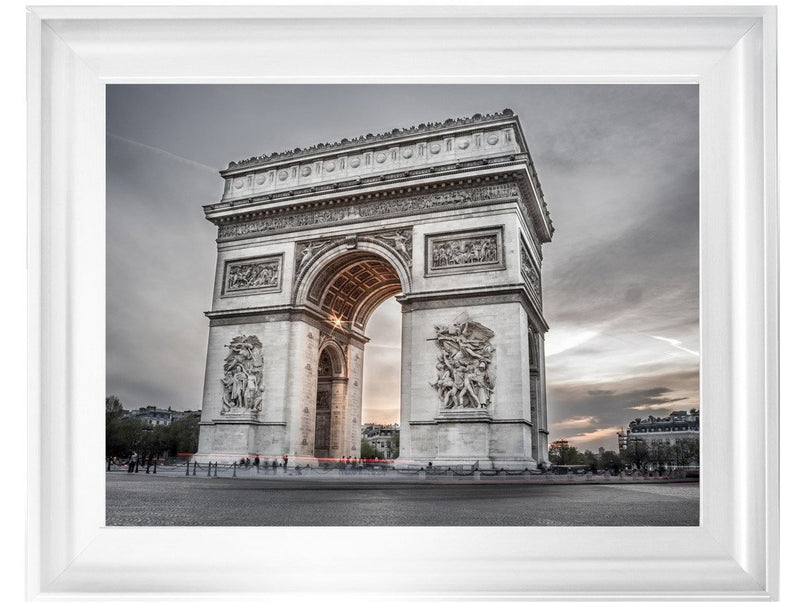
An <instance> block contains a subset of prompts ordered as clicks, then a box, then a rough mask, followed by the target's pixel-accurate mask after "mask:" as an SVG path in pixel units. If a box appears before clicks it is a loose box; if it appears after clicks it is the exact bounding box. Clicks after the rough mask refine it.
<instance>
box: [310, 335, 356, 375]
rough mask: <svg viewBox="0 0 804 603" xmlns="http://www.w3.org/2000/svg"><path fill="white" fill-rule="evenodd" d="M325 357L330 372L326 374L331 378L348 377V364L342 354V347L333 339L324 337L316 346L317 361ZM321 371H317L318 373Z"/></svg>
mask: <svg viewBox="0 0 804 603" xmlns="http://www.w3.org/2000/svg"><path fill="white" fill-rule="evenodd" d="M323 358H327V359H328V360H329V363H330V367H331V372H330V374H329V375H328V376H329V377H333V378H346V377H348V376H349V375H348V372H349V371H348V365H347V363H346V358H345V356H344V354H343V349H342V348H341V346H339V345H338V344H337V343H336V342H335V340H333V339H325V340H324V341H323V342H322V343H321V345H320V346H319V348H318V359H319V363H320V362H321V359H323ZM320 372H321V371H319V374H320Z"/></svg>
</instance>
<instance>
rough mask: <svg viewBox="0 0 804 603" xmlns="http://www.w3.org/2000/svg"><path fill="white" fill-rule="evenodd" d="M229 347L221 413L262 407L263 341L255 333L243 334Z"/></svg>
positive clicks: (222, 380)
mask: <svg viewBox="0 0 804 603" xmlns="http://www.w3.org/2000/svg"><path fill="white" fill-rule="evenodd" d="M226 347H227V348H229V355H228V356H227V357H226V359H225V360H224V362H223V373H224V374H223V379H221V384H222V385H223V396H222V401H223V408H222V409H221V414H226V413H229V412H232V411H247V410H253V411H260V410H262V392H263V391H264V390H265V386H264V385H263V383H262V368H263V361H262V343H260V340H259V339H257V337H255V336H254V335H250V336H248V337H247V336H245V335H240V336H238V337H235V338H234V339H232V342H231V343H230V344H229V345H227V346H226Z"/></svg>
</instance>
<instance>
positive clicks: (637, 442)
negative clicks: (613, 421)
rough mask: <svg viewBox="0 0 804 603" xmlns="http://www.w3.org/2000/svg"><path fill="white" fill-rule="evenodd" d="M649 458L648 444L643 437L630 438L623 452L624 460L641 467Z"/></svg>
mask: <svg viewBox="0 0 804 603" xmlns="http://www.w3.org/2000/svg"><path fill="white" fill-rule="evenodd" d="M648 458H649V450H648V446H647V444H646V443H645V440H643V439H642V438H634V437H629V438H628V444H627V445H626V447H625V451H624V452H623V460H624V461H626V462H628V463H631V464H632V465H633V466H634V467H636V468H637V469H641V468H642V467H643V466H644V465H645V463H646V462H647V461H648Z"/></svg>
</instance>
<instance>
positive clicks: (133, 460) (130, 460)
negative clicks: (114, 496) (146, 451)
mask: <svg viewBox="0 0 804 603" xmlns="http://www.w3.org/2000/svg"><path fill="white" fill-rule="evenodd" d="M136 466H137V453H136V452H134V451H132V452H131V456H130V457H128V472H129V473H134V467H136Z"/></svg>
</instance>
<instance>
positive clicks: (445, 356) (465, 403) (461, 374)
mask: <svg viewBox="0 0 804 603" xmlns="http://www.w3.org/2000/svg"><path fill="white" fill-rule="evenodd" d="M435 332H436V336H435V337H434V338H433V340H432V341H435V343H436V346H437V347H438V350H439V351H438V356H437V358H436V371H437V377H436V381H435V382H434V383H431V384H430V385H431V386H432V387H433V388H434V389H435V390H436V391H437V392H438V397H439V400H440V401H441V407H442V408H444V409H462V408H468V409H473V408H487V407H488V406H489V404H491V402H492V396H493V394H494V385H495V383H494V375H493V373H492V356H493V355H494V351H495V348H494V346H492V345H491V342H490V340H491V338H492V337H494V331H492V330H491V329H489V328H488V327H484V326H483V325H481V324H480V323H478V322H474V321H471V320H468V319H467V318H466V316H465V315H463V314H462V315H461V316H460V317H459V318H458V319H457V320H456V322H455V323H454V324H452V325H444V326H439V325H436V326H435Z"/></svg>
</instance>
